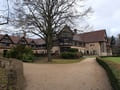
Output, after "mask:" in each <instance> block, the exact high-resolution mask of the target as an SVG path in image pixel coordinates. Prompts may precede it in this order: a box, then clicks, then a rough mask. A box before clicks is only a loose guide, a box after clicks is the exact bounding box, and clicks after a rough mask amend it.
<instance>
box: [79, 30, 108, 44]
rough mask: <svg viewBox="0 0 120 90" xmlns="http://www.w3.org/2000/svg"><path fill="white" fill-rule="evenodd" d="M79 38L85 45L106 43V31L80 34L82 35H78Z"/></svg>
mask: <svg viewBox="0 0 120 90" xmlns="http://www.w3.org/2000/svg"><path fill="white" fill-rule="evenodd" d="M79 36H80V37H81V38H82V40H83V41H84V42H86V43H88V42H100V41H106V40H105V38H107V35H106V30H99V31H93V32H87V33H82V34H79Z"/></svg>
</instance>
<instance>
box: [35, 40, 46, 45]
mask: <svg viewBox="0 0 120 90" xmlns="http://www.w3.org/2000/svg"><path fill="white" fill-rule="evenodd" d="M34 41H35V43H36V44H37V45H42V44H45V41H44V40H43V39H34Z"/></svg>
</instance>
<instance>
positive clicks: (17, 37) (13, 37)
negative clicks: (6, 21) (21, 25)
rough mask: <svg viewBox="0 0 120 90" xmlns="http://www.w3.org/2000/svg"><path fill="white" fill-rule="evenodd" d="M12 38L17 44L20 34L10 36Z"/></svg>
mask: <svg viewBox="0 0 120 90" xmlns="http://www.w3.org/2000/svg"><path fill="white" fill-rule="evenodd" d="M10 38H11V40H12V41H13V42H14V44H17V43H18V41H19V40H20V37H19V36H10Z"/></svg>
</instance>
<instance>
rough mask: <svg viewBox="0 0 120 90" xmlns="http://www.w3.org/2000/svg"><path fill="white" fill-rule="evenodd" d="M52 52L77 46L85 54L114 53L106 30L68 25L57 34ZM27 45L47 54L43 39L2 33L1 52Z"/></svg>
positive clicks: (0, 39) (0, 37) (102, 54)
mask: <svg viewBox="0 0 120 90" xmlns="http://www.w3.org/2000/svg"><path fill="white" fill-rule="evenodd" d="M53 42H54V47H53V48H52V53H54V54H55V53H58V54H60V53H61V52H66V51H67V50H68V49H69V48H76V49H78V51H79V52H81V53H83V54H85V55H99V56H107V55H112V50H111V48H110V42H109V40H108V37H107V34H106V30H97V31H91V32H85V33H77V30H71V29H70V27H68V26H67V25H66V26H65V27H64V28H63V29H62V30H61V31H60V32H59V33H58V34H57V35H56V37H55V40H54V41H53ZM20 44H21V45H26V46H29V47H31V48H32V49H33V51H34V53H37V54H41V53H42V54H43V53H44V54H45V53H46V48H45V46H46V44H45V41H44V40H42V39H31V38H25V37H19V36H10V35H8V34H6V35H2V34H1V35H0V53H3V52H7V51H8V50H9V49H11V48H12V47H14V46H16V45H20Z"/></svg>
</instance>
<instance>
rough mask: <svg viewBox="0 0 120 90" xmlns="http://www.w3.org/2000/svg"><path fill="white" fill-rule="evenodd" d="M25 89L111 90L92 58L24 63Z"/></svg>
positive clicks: (100, 68)
mask: <svg viewBox="0 0 120 90" xmlns="http://www.w3.org/2000/svg"><path fill="white" fill-rule="evenodd" d="M24 74H25V79H26V89H25V90H112V89H111V86H110V83H109V80H108V77H107V75H106V72H105V70H104V69H103V68H102V67H101V66H99V64H98V63H97V62H96V60H95V59H94V58H88V59H85V60H83V61H81V62H79V63H74V64H29V63H24Z"/></svg>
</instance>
